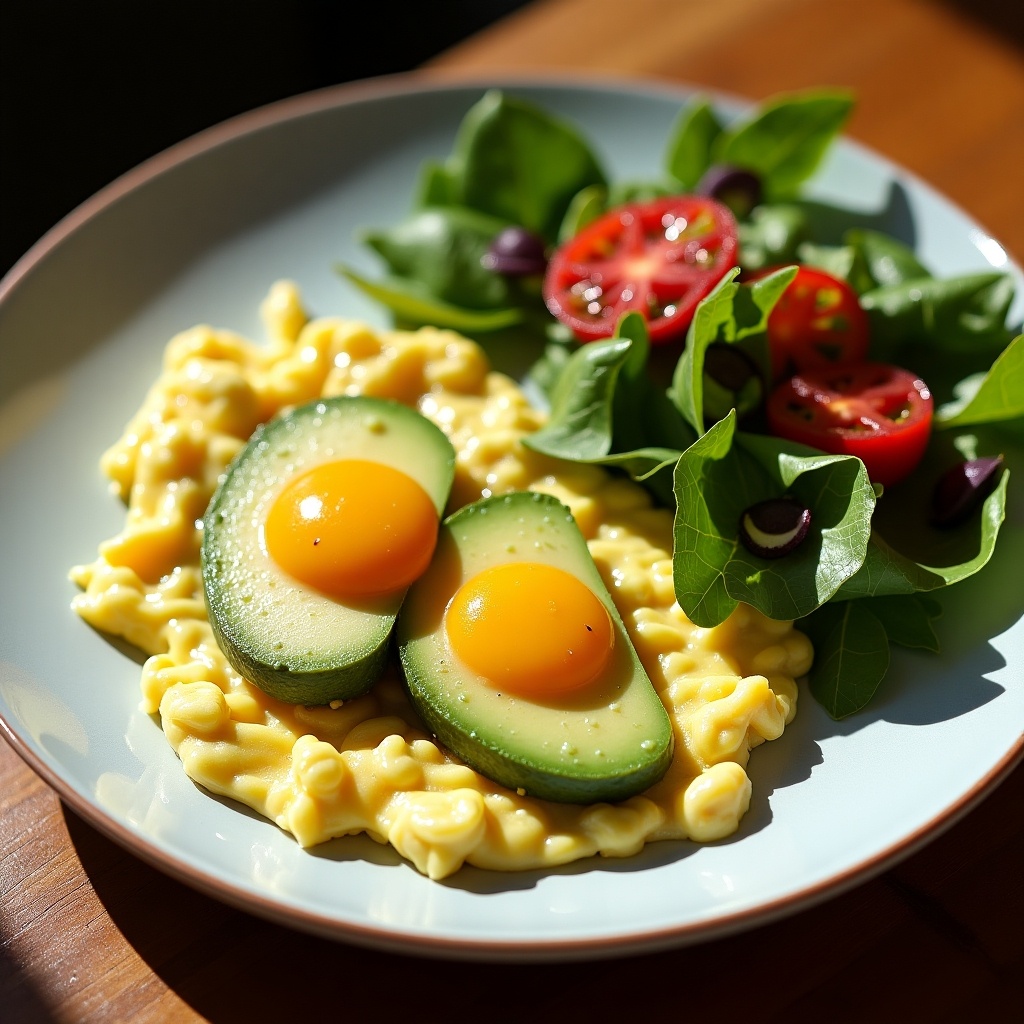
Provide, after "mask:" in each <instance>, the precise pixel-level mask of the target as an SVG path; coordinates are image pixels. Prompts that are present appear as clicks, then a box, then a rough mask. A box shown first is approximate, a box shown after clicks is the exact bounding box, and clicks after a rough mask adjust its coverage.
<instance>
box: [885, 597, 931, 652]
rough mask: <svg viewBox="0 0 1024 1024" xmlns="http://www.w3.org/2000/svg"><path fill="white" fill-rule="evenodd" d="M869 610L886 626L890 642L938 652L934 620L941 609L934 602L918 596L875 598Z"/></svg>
mask: <svg viewBox="0 0 1024 1024" xmlns="http://www.w3.org/2000/svg"><path fill="white" fill-rule="evenodd" d="M870 607H871V613H872V614H873V615H874V616H876V618H877V619H878V620H879V621H880V622H881V623H882V625H883V626H884V627H885V632H886V635H887V636H888V637H889V642H890V643H894V644H899V645H900V646H901V647H914V648H918V649H920V650H925V651H931V652H932V653H933V654H938V653H939V638H938V636H937V635H936V633H935V619H937V618H938V617H939V616H940V615H941V614H942V606H941V605H939V604H938V602H937V601H930V600H928V599H927V598H926V597H923V596H922V595H920V594H907V595H905V596H899V597H896V596H894V597H876V598H875V599H874V600H873V601H872V602H871V606H870Z"/></svg>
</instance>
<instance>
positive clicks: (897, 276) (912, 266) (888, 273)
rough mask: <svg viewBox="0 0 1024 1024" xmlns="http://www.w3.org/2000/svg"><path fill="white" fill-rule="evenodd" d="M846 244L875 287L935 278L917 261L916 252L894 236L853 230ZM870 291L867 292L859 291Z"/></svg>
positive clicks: (845, 239)
mask: <svg viewBox="0 0 1024 1024" xmlns="http://www.w3.org/2000/svg"><path fill="white" fill-rule="evenodd" d="M844 241H845V242H846V244H847V245H848V246H850V248H851V249H853V250H854V252H855V253H857V254H858V256H859V257H860V258H861V260H862V261H863V265H864V267H865V269H866V271H867V274H868V276H869V277H870V279H871V281H872V282H873V283H874V285H875V287H882V288H885V287H890V286H893V285H901V284H904V283H905V282H907V281H917V280H920V279H921V278H923V277H932V276H933V275H932V274H930V273H929V272H928V270H927V269H926V268H925V267H924V266H923V265H922V264H921V263H920V262H919V261H918V258H917V256H916V255H915V254H914V250H913V249H911V248H910V246H908V245H904V244H903V243H902V242H901V241H899V240H898V239H895V238H893V237H892V236H891V235H886V234H883V233H882V232H881V231H871V230H869V229H867V228H853V229H852V230H850V231H847V232H846V236H845V238H844ZM861 290H865V291H866V290H868V289H858V291H861Z"/></svg>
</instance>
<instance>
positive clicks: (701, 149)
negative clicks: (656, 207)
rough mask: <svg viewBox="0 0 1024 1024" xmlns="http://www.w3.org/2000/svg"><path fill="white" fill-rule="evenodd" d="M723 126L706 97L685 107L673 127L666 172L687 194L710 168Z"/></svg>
mask: <svg viewBox="0 0 1024 1024" xmlns="http://www.w3.org/2000/svg"><path fill="white" fill-rule="evenodd" d="M721 134H722V124H721V122H720V121H719V119H718V117H717V115H716V114H715V112H714V110H713V109H712V107H711V104H710V103H709V102H708V101H707V99H705V98H704V97H702V96H701V97H697V98H696V99H695V100H694V101H693V102H692V103H690V104H689V105H687V106H686V107H684V108H683V110H682V111H681V112H680V114H679V116H678V117H677V118H676V122H675V124H674V125H673V126H672V128H671V130H670V132H669V137H668V146H667V148H666V151H665V169H666V170H667V171H668V173H669V174H670V175H671V176H672V177H673V178H674V179H675V180H676V181H677V182H679V185H680V186H681V187H682V189H683V190H684V191H687V192H688V191H690V190H692V189H693V188H694V187H695V186H696V184H697V182H699V181H700V179H701V177H702V175H703V174H704V172H705V171H706V170H707V169H708V168H709V167H710V166H711V154H712V148H713V146H714V143H715V140H716V139H717V138H718V136H719V135H721Z"/></svg>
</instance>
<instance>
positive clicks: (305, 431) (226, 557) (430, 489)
mask: <svg viewBox="0 0 1024 1024" xmlns="http://www.w3.org/2000/svg"><path fill="white" fill-rule="evenodd" d="M339 459H361V460H368V461H374V462H380V463H383V464H385V465H387V466H390V467H392V468H394V469H398V470H400V471H402V472H403V473H405V474H407V475H408V476H409V477H411V478H412V479H413V480H415V481H416V482H417V483H419V484H420V486H421V487H422V488H423V490H424V491H425V492H426V493H427V495H428V496H429V497H430V499H431V501H432V502H433V504H434V508H435V510H436V512H437V514H438V517H440V515H441V514H442V512H443V510H444V505H445V502H446V501H447V498H448V492H449V490H450V488H451V483H452V478H453V474H454V465H455V455H454V452H453V450H452V447H451V444H450V442H449V441H448V439H447V438H446V437H445V436H444V434H443V433H442V432H441V431H440V430H439V429H438V428H437V427H436V426H434V424H432V423H431V422H430V421H429V420H427V419H425V418H424V417H423V416H421V415H420V414H419V413H418V412H416V411H415V410H414V409H410V408H408V407H406V406H403V405H400V404H399V403H397V402H392V401H390V400H385V399H377V398H368V397H350V396H339V397H335V398H327V399H322V400H317V401H314V402H310V403H308V404H306V405H302V406H299V407H297V408H295V409H293V410H292V411H290V412H288V413H286V414H284V415H282V416H279V417H277V418H275V419H273V420H271V421H269V422H268V423H267V424H265V425H264V426H262V427H261V428H260V429H259V430H257V432H256V433H255V434H254V435H253V437H252V438H251V439H250V441H249V443H248V444H247V445H246V447H245V448H244V449H243V450H242V451H241V452H240V453H239V455H238V456H237V457H236V459H235V460H234V461H233V462H232V464H231V466H230V467H229V469H228V472H227V474H226V476H225V478H224V479H223V481H222V482H221V484H220V486H219V487H218V489H217V491H216V493H215V494H214V496H213V499H212V501H211V502H210V506H209V508H208V510H207V513H206V516H205V518H204V522H203V543H202V568H203V585H204V590H205V595H206V603H207V609H208V611H209V616H210V622H211V625H212V627H213V631H214V635H215V636H216V638H217V642H218V644H219V645H220V647H221V649H222V650H223V651H224V653H225V655H226V656H227V658H228V660H229V661H230V662H231V664H232V665H233V666H234V668H235V669H236V670H237V671H238V672H240V673H241V674H242V675H243V676H245V678H247V679H248V680H250V681H251V682H253V683H255V684H256V685H257V686H259V687H260V688H261V689H262V690H264V691H265V692H266V693H269V694H270V695H271V696H273V697H277V698H279V699H280V700H284V701H288V702H290V703H295V704H309V705H316V704H327V703H330V702H331V701H335V700H346V699H349V698H351V697H355V696H358V695H360V694H362V693H365V692H366V690H368V689H369V688H370V687H371V686H372V685H373V683H374V682H375V681H376V679H377V678H378V677H379V675H380V673H381V671H382V670H383V667H384V665H385V662H386V660H387V653H388V646H389V640H390V637H391V633H392V629H393V627H394V624H395V619H396V616H397V613H398V609H399V608H400V606H401V603H402V599H403V598H404V596H405V591H404V590H402V591H400V592H394V593H390V594H386V595H384V596H378V597H367V598H360V599H350V600H349V599H346V600H342V599H339V598H337V597H331V596H328V595H326V594H324V593H322V592H320V591H318V590H316V589H314V588H313V587H310V586H308V585H307V584H304V583H303V582H301V581H300V580H297V579H295V578H294V577H292V576H290V575H289V574H288V573H287V572H285V571H284V570H283V569H282V568H281V567H280V566H279V565H277V564H276V563H275V562H274V560H273V559H272V558H271V557H270V556H269V554H268V552H267V550H266V546H265V544H264V542H263V539H262V535H261V531H262V530H263V528H264V524H265V521H266V518H267V515H268V513H269V510H270V508H271V506H272V505H273V503H274V500H275V499H276V498H277V496H278V495H279V494H280V493H281V490H282V489H283V488H284V487H285V486H286V484H287V483H288V482H289V481H290V480H292V479H293V478H294V477H295V476H296V475H298V474H300V473H302V472H304V471H306V470H309V469H312V468H313V467H315V466H317V465H318V464H320V463H324V462H329V461H332V460H339Z"/></svg>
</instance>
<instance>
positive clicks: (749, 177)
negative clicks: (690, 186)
mask: <svg viewBox="0 0 1024 1024" xmlns="http://www.w3.org/2000/svg"><path fill="white" fill-rule="evenodd" d="M696 192H697V194H698V195H701V196H708V197H709V198H711V199H716V200H718V202H720V203H723V204H724V205H726V206H728V207H729V209H730V210H732V212H733V214H734V215H735V216H736V218H737V220H743V219H744V218H745V217H747V216H748V215H749V214H750V211H751V210H752V209H753V208H754V207H755V206H757V204H758V203H760V202H761V179H760V177H758V175H756V174H755V173H754V172H753V171H748V170H747V169H746V168H743V167H733V166H732V165H731V164H713V165H712V166H711V167H709V168H708V169H707V170H706V171H705V172H704V176H703V177H702V178H701V179H700V181H699V182H697V188H696Z"/></svg>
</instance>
